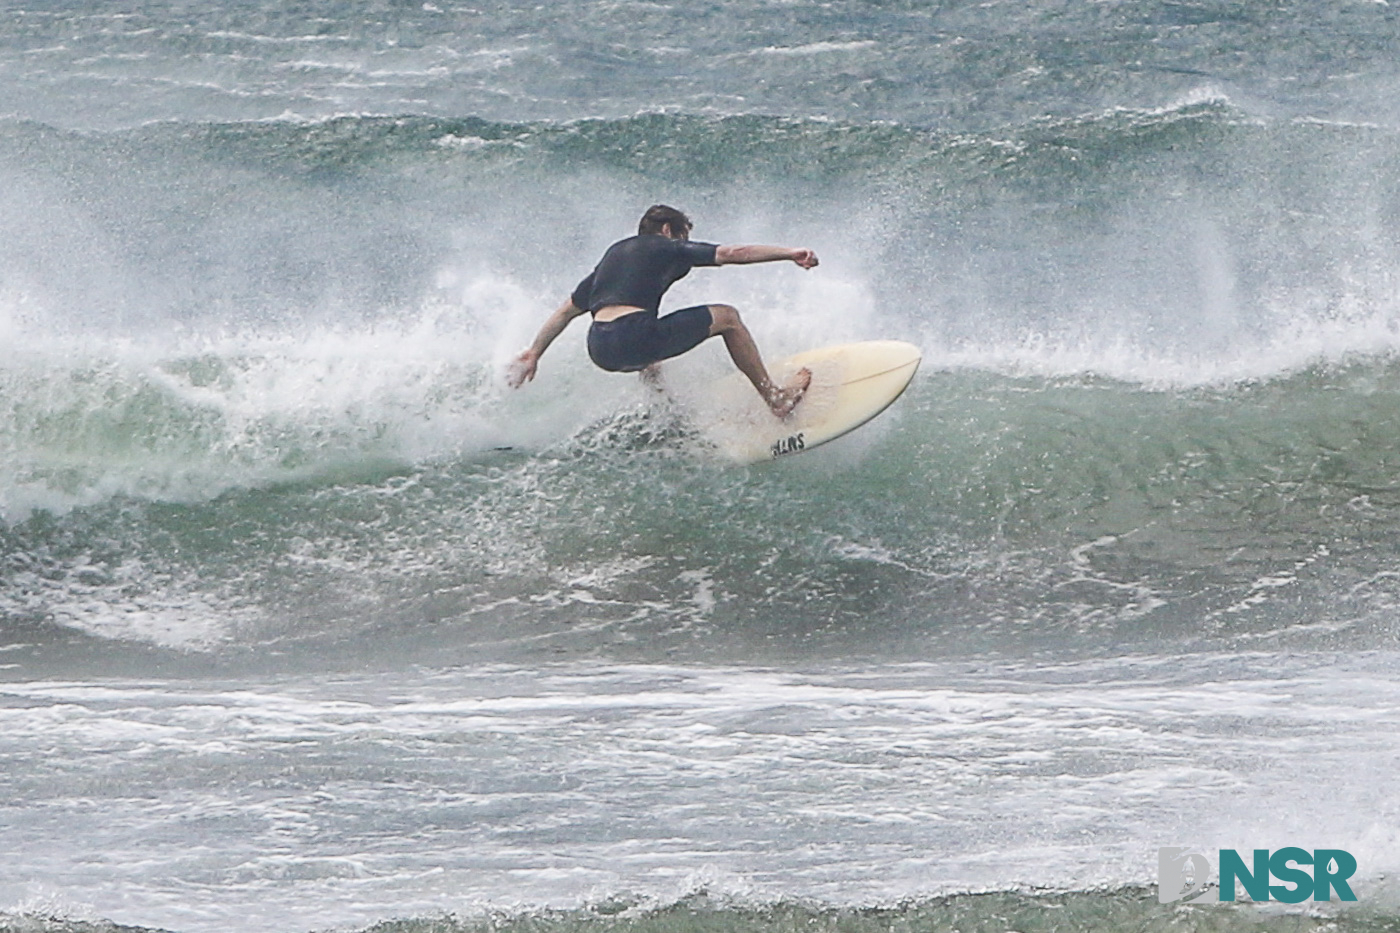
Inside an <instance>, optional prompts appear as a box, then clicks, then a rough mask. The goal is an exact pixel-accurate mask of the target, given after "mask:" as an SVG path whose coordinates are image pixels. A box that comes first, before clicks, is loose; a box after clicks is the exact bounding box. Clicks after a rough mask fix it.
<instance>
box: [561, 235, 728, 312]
mask: <svg viewBox="0 0 1400 933" xmlns="http://www.w3.org/2000/svg"><path fill="white" fill-rule="evenodd" d="M717 248H718V247H717V246H716V245H715V244H714V243H698V242H695V241H692V240H673V239H671V238H670V237H667V236H662V235H660V234H655V233H646V234H640V235H638V236H634V237H628V238H627V239H625V240H619V241H618V242H616V243H614V244H613V245H612V246H610V247H608V251H607V252H606V253H604V254H603V258H602V259H601V260H599V262H598V265H597V266H596V267H595V268H594V270H593V271H592V272H590V273H589V274H588V276H587V277H586V278H585V279H584V280H583V281H582V282H580V283H578V287H577V288H575V289H574V293H573V295H572V301H573V303H574V307H575V308H579V309H580V310H583V311H588V312H595V311H597V310H598V309H599V308H606V307H608V306H609V305H631V306H632V307H634V308H644V309H646V310H648V311H653V312H655V311H658V310H659V309H660V307H661V296H662V295H664V294H666V289H668V288H670V287H671V286H672V285H674V284H675V283H676V282H678V281H679V280H680V279H682V278H684V277H685V276H686V274H687V273H688V272H690V270H691V269H693V268H694V267H695V266H714V265H718V263H717V262H715V250H716V249H717Z"/></svg>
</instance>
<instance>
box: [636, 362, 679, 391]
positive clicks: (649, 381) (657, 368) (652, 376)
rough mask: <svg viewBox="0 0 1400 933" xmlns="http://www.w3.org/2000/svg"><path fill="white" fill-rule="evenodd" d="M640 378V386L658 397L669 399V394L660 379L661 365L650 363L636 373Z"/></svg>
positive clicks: (664, 383)
mask: <svg viewBox="0 0 1400 933" xmlns="http://www.w3.org/2000/svg"><path fill="white" fill-rule="evenodd" d="M637 375H638V376H641V377H642V385H644V386H646V387H647V388H648V389H650V390H651V391H653V392H655V393H656V394H658V395H661V396H663V397H665V398H666V399H670V397H671V393H670V392H667V391H666V382H665V380H663V379H662V378H661V364H660V363H652V364H651V365H650V366H648V367H647V368H646V369H643V370H641V371H640V372H638V373H637Z"/></svg>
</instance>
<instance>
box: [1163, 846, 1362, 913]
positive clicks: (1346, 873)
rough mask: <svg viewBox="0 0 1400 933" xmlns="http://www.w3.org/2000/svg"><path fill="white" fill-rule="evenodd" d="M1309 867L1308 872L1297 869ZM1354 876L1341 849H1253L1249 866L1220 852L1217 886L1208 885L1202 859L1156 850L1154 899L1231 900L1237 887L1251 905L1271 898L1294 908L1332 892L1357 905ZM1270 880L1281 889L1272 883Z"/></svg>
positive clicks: (1174, 850) (1234, 854)
mask: <svg viewBox="0 0 1400 933" xmlns="http://www.w3.org/2000/svg"><path fill="white" fill-rule="evenodd" d="M1305 865H1311V866H1312V873H1311V874H1309V872H1308V871H1307V869H1306V868H1303V867H1301V866H1305ZM1354 874H1356V859H1354V858H1352V856H1351V853H1350V852H1346V851H1343V850H1342V849H1317V850H1314V851H1312V852H1309V851H1308V850H1307V849H1299V848H1297V847H1294V846H1290V847H1288V848H1285V849H1279V850H1277V851H1276V852H1274V853H1273V854H1270V853H1269V850H1268V849H1255V850H1254V858H1253V864H1252V865H1245V863H1244V859H1243V858H1241V857H1240V854H1239V853H1238V852H1236V851H1235V850H1234V849H1221V850H1220V884H1219V885H1218V888H1217V885H1215V884H1212V883H1211V881H1210V864H1209V862H1207V861H1206V857H1205V856H1204V855H1200V854H1197V853H1193V852H1191V851H1190V850H1189V849H1185V848H1180V847H1168V848H1162V849H1158V850H1157V900H1158V901H1159V902H1160V903H1163V904H1170V903H1172V902H1174V901H1179V900H1183V899H1185V898H1191V900H1189V901H1187V903H1188V904H1203V903H1210V902H1212V901H1217V902H1218V901H1233V900H1234V899H1235V882H1237V881H1238V882H1239V884H1240V886H1241V887H1243V888H1244V890H1245V894H1247V895H1248V896H1249V899H1250V900H1252V901H1267V900H1269V898H1271V897H1272V898H1273V899H1274V900H1277V901H1282V902H1284V903H1285V904H1297V903H1299V902H1301V901H1305V900H1307V899H1308V898H1309V897H1311V898H1312V899H1313V900H1314V901H1330V900H1331V899H1332V891H1334V890H1335V891H1336V892H1337V897H1338V898H1340V899H1341V900H1344V901H1354V900H1356V895H1355V894H1353V893H1351V886H1350V885H1348V884H1347V879H1348V878H1350V877H1351V876H1352V875H1354ZM1270 875H1272V876H1273V877H1274V878H1275V879H1277V880H1278V881H1281V882H1283V883H1282V884H1270V883H1269V880H1270Z"/></svg>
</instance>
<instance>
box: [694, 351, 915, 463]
mask: <svg viewBox="0 0 1400 933" xmlns="http://www.w3.org/2000/svg"><path fill="white" fill-rule="evenodd" d="M922 359H923V355H922V354H921V353H920V352H919V348H918V347H916V346H914V345H913V344H911V343H903V342H901V341H898V340H871V341H867V342H864V343H847V344H840V345H838V346H834V347H824V348H822V349H820V350H808V351H807V352H806V353H799V354H797V355H796V356H793V357H789V358H788V359H785V360H782V361H781V362H779V363H776V364H771V365H770V366H769V371H770V374H771V375H772V376H773V379H774V381H776V382H780V383H782V382H787V381H788V380H789V379H791V378H792V376H793V374H795V373H796V372H797V371H798V370H800V369H802V368H803V367H804V366H805V367H806V368H807V369H810V370H811V371H812V385H811V387H810V388H808V390H807V394H806V395H805V396H803V398H802V401H801V402H799V403H798V405H797V408H796V409H794V410H793V412H792V414H791V415H789V416H788V417H787V418H784V419H779V418H776V417H774V415H773V413H772V412H771V411H769V410H768V406H766V405H764V404H763V401H762V400H761V399H760V398H759V397H758V393H757V392H755V391H754V388H753V386H752V385H751V384H750V383H749V381H748V380H747V379H746V378H744V376H743V375H742V374H740V373H735V374H733V375H731V376H726V377H725V378H724V379H721V380H719V381H718V382H716V383H715V384H714V386H713V387H712V389H711V391H710V392H709V393H707V398H706V400H705V402H704V403H703V404H702V405H701V406H699V407H700V409H701V411H700V416H701V417H700V423H701V426H702V428H703V430H704V432H705V434H706V435H707V436H708V437H709V439H710V441H711V442H712V443H713V444H714V445H715V446H716V447H718V448H719V450H720V452H721V453H723V454H724V455H725V456H726V457H728V458H730V459H732V460H734V461H736V462H738V463H758V462H761V461H764V460H774V459H777V458H779V457H787V456H791V455H792V454H797V453H801V452H803V451H804V450H811V449H812V448H813V447H819V446H821V445H822V444H825V443H826V442H827V441H832V440H835V439H836V438H838V437H840V436H841V435H843V434H847V433H849V432H851V431H854V430H855V429H856V428H858V427H860V426H861V425H863V424H865V423H866V422H867V421H869V420H870V419H871V418H874V417H875V416H876V415H878V414H879V413H880V412H882V411H884V410H885V409H886V408H888V407H889V406H890V403H892V402H893V401H894V400H895V399H897V398H899V396H900V393H902V392H903V391H904V390H905V388H906V387H907V386H908V385H909V382H910V380H911V379H913V378H914V372H915V371H916V370H917V369H918V368H919V361H920V360H922Z"/></svg>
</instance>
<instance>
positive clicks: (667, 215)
mask: <svg viewBox="0 0 1400 933" xmlns="http://www.w3.org/2000/svg"><path fill="white" fill-rule="evenodd" d="M668 224H669V225H670V227H671V232H672V233H685V234H687V235H688V234H689V233H690V228H691V227H694V226H695V225H694V224H693V223H691V222H690V218H689V217H687V216H685V214H684V213H683V212H681V211H678V210H676V209H675V208H674V207H667V206H666V205H665V204H653V205H652V206H651V207H649V208H647V212H646V213H645V214H643V215H642V219H641V222H640V223H638V224H637V232H638V233H660V232H661V228H662V227H664V226H666V225H668Z"/></svg>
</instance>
